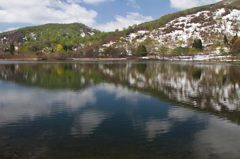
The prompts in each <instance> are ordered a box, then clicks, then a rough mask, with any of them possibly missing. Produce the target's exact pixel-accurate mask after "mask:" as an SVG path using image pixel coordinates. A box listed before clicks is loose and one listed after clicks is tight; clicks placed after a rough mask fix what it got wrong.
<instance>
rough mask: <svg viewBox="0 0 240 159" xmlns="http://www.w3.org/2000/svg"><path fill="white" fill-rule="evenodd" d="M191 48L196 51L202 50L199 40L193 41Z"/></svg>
mask: <svg viewBox="0 0 240 159" xmlns="http://www.w3.org/2000/svg"><path fill="white" fill-rule="evenodd" d="M193 48H196V49H197V50H202V49H203V45H202V40H201V39H197V40H194V43H193Z"/></svg>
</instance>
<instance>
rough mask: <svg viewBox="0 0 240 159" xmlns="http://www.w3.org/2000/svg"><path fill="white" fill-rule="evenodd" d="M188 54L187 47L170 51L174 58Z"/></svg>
mask: <svg viewBox="0 0 240 159" xmlns="http://www.w3.org/2000/svg"><path fill="white" fill-rule="evenodd" d="M188 52H189V48H187V47H177V48H175V49H173V50H172V54H173V55H175V56H181V55H187V54H188Z"/></svg>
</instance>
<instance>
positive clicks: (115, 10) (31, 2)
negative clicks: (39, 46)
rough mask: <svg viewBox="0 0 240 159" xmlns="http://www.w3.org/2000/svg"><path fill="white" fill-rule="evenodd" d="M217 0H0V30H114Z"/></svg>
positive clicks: (216, 0)
mask: <svg viewBox="0 0 240 159" xmlns="http://www.w3.org/2000/svg"><path fill="white" fill-rule="evenodd" d="M218 1H220V0H0V32H3V31H8V30H13V29H17V28H21V27H26V26H35V25H42V24H46V23H74V22H78V23H83V24H85V25H87V26H90V27H92V28H95V29H99V30H101V31H114V30H115V29H120V30H121V29H123V28H124V27H125V28H127V27H128V26H130V25H133V24H140V23H143V22H146V21H150V20H154V19H158V18H160V17H161V16H163V15H165V14H169V13H173V12H176V11H179V10H184V9H187V8H192V7H196V6H201V5H206V4H210V3H215V2H218Z"/></svg>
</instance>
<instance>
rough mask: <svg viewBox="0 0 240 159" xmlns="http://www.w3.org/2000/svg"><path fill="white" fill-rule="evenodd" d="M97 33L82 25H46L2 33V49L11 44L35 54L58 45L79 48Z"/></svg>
mask: <svg viewBox="0 0 240 159" xmlns="http://www.w3.org/2000/svg"><path fill="white" fill-rule="evenodd" d="M97 33H101V32H100V31H99V30H96V29H92V28H90V27H88V26H86V25H84V24H80V23H73V24H45V25H41V26H33V27H26V28H21V29H17V30H13V31H9V32H4V33H1V34H0V44H1V45H0V47H1V46H2V48H4V47H8V44H9V43H10V42H14V43H15V45H17V46H22V47H23V49H24V50H29V51H34V52H36V51H40V50H47V49H50V48H51V49H54V48H56V46H57V45H58V44H61V45H66V46H71V47H77V45H78V44H79V43H81V41H83V42H84V41H85V39H86V37H88V36H91V35H94V34H97Z"/></svg>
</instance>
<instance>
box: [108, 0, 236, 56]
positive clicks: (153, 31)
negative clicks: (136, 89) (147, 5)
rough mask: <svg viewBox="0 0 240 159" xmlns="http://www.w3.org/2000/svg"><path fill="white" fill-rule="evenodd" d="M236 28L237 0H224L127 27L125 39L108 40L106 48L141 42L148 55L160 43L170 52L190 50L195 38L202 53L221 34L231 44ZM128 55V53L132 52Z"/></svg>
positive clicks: (211, 46) (134, 44)
mask: <svg viewBox="0 0 240 159" xmlns="http://www.w3.org/2000/svg"><path fill="white" fill-rule="evenodd" d="M239 29H240V1H239V0H224V1H221V2H218V3H216V4H211V5H207V6H202V7H197V8H193V9H187V10H185V11H180V12H177V13H173V14H169V15H165V16H163V17H161V18H160V19H158V20H154V21H151V22H146V23H143V24H140V25H138V26H133V27H129V28H128V29H127V30H125V32H127V36H126V37H120V38H119V39H118V40H116V41H110V42H109V43H108V44H105V46H109V45H110V46H111V45H112V46H113V47H115V46H114V45H116V46H117V47H121V46H125V47H126V48H128V49H129V48H132V47H134V48H136V47H137V46H138V45H139V44H141V43H144V44H145V45H147V46H148V51H149V52H154V49H155V48H156V47H159V46H160V45H162V44H163V45H165V46H167V47H169V48H172V49H173V48H176V47H192V44H193V42H194V39H201V40H202V43H203V45H204V46H205V50H209V51H212V50H213V49H216V48H215V47H216V46H219V45H220V43H221V42H222V41H223V38H224V35H226V36H227V38H228V39H229V41H230V40H231V39H232V38H233V37H234V36H235V35H236V34H238V32H239ZM119 44H120V45H119ZM214 45H215V46H214ZM128 52H129V53H131V50H128Z"/></svg>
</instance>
